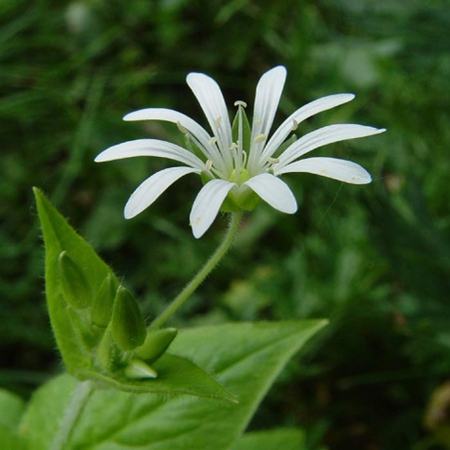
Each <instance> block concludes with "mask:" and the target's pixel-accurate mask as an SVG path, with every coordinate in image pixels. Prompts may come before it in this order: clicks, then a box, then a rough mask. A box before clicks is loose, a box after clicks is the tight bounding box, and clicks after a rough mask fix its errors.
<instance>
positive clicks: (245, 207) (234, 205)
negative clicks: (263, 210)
mask: <svg viewBox="0 0 450 450" xmlns="http://www.w3.org/2000/svg"><path fill="white" fill-rule="evenodd" d="M260 200H261V199H260V198H259V197H258V195H256V194H255V192H253V191H252V190H251V189H250V188H249V187H247V186H236V187H234V188H233V189H232V190H231V191H230V192H229V194H228V195H227V197H226V199H225V201H224V202H223V203H222V206H221V208H220V210H221V211H222V212H225V213H228V212H237V211H253V210H254V209H255V208H256V207H257V206H258V204H259V202H260Z"/></svg>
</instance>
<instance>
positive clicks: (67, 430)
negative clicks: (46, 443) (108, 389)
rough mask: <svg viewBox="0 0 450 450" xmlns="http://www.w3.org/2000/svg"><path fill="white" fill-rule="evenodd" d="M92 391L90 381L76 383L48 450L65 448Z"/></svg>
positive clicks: (92, 386) (92, 387)
mask: <svg viewBox="0 0 450 450" xmlns="http://www.w3.org/2000/svg"><path fill="white" fill-rule="evenodd" d="M93 391H94V385H93V383H92V381H83V382H81V383H78V385H77V386H76V388H75V390H74V391H73V394H72V397H71V398H70V400H69V404H68V405H67V408H66V410H65V411H64V415H63V417H62V419H61V425H60V427H59V430H58V432H57V433H56V435H55V437H54V439H53V442H52V445H51V447H50V450H63V449H64V448H65V447H66V445H67V443H68V441H69V438H70V435H71V433H72V430H73V428H74V427H75V424H76V423H77V420H78V418H79V417H80V414H81V412H82V410H83V408H84V407H85V406H86V403H87V401H88V400H89V397H90V396H91V394H92V392H93Z"/></svg>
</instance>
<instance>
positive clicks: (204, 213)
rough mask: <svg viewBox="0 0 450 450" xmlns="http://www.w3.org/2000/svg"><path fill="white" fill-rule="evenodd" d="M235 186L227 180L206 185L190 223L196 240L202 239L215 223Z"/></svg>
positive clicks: (198, 196)
mask: <svg viewBox="0 0 450 450" xmlns="http://www.w3.org/2000/svg"><path fill="white" fill-rule="evenodd" d="M233 186H235V183H231V182H229V181H225V180H217V179H216V180H211V181H209V182H208V183H206V184H205V185H204V186H203V187H202V189H201V190H200V192H199V193H198V194H197V197H196V198H195V200H194V204H193V205H192V209H191V213H190V216H189V222H190V225H191V227H192V233H193V235H194V237H195V238H197V239H198V238H200V237H202V236H203V234H204V233H205V232H206V231H207V230H208V228H209V227H210V226H211V224H212V223H213V222H214V219H215V218H216V216H217V214H218V212H219V210H220V207H221V206H222V203H223V202H224V200H225V198H226V196H227V195H228V192H230V190H231V189H232V188H233Z"/></svg>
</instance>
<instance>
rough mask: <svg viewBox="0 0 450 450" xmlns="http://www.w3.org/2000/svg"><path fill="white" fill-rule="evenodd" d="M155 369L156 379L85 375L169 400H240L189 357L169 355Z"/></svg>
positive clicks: (118, 386) (97, 374)
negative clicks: (162, 396) (194, 398)
mask: <svg viewBox="0 0 450 450" xmlns="http://www.w3.org/2000/svg"><path fill="white" fill-rule="evenodd" d="M152 367H153V368H154V369H155V370H156V372H157V374H158V378H156V379H154V380H130V379H128V378H126V377H125V376H120V374H118V375H116V376H115V377H110V376H108V375H103V374H101V373H99V372H94V371H92V372H90V371H85V372H83V373H82V375H85V376H86V378H90V379H93V380H96V381H98V382H99V383H100V384H103V385H105V386H110V387H116V388H119V389H121V390H125V391H128V392H135V393H139V392H141V393H142V392H151V393H154V394H164V395H165V396H167V397H171V396H175V395H182V394H185V395H193V396H198V397H205V398H212V399H219V400H227V401H230V402H236V401H237V399H236V397H235V396H234V395H232V394H230V393H229V392H227V391H226V390H225V389H224V388H223V386H222V385H220V384H219V383H218V382H217V381H216V380H215V379H214V378H213V377H211V376H210V375H208V374H207V373H206V372H205V371H204V370H202V369H201V368H200V367H198V366H197V365H196V364H194V363H193V362H191V361H190V360H188V359H186V358H183V357H181V356H176V355H171V354H167V353H166V354H165V355H163V356H162V357H161V358H160V359H158V361H157V362H155V363H154V364H152Z"/></svg>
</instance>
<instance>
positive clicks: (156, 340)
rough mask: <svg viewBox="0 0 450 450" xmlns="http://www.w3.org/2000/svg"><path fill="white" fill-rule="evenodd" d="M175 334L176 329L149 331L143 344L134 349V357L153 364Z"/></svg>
mask: <svg viewBox="0 0 450 450" xmlns="http://www.w3.org/2000/svg"><path fill="white" fill-rule="evenodd" d="M177 333H178V330H177V329H176V328H164V329H162V330H155V331H149V332H148V334H147V337H146V338H145V341H144V343H143V344H142V345H141V346H140V347H138V348H137V349H136V355H137V356H139V358H142V359H143V360H145V361H147V362H149V363H152V362H155V361H156V360H157V359H158V358H160V357H161V356H162V355H163V354H164V352H165V351H166V350H167V348H168V347H169V345H170V344H171V343H172V341H173V340H174V339H175V336H176V335H177Z"/></svg>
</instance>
